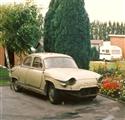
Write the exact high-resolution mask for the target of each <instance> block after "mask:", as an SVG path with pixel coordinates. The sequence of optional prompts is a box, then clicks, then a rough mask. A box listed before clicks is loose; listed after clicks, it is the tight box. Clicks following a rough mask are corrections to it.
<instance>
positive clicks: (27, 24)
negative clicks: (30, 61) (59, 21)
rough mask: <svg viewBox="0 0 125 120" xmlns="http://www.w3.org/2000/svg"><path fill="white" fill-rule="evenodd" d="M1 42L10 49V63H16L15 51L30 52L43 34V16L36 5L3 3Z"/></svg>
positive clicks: (19, 52) (0, 29)
mask: <svg viewBox="0 0 125 120" xmlns="http://www.w3.org/2000/svg"><path fill="white" fill-rule="evenodd" d="M0 9H1V16H2V17H1V19H0V22H1V26H0V33H1V41H0V42H1V43H2V44H3V45H4V47H6V48H7V49H8V52H9V55H10V63H11V65H13V64H14V59H13V58H14V53H17V54H21V53H25V52H30V48H31V47H32V46H35V44H36V43H37V41H38V40H40V38H41V36H42V22H43V21H42V16H41V14H39V11H38V9H37V8H36V6H34V5H32V6H29V5H28V4H27V5H22V4H19V5H14V6H13V5H9V6H8V5H2V6H0Z"/></svg>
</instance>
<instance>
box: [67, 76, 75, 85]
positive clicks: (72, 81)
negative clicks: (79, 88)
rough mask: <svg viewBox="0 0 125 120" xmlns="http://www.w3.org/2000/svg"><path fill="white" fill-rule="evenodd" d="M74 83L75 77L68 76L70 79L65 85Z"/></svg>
mask: <svg viewBox="0 0 125 120" xmlns="http://www.w3.org/2000/svg"><path fill="white" fill-rule="evenodd" d="M75 83H76V79H75V78H70V79H69V80H68V81H67V82H66V84H67V85H74V84H75Z"/></svg>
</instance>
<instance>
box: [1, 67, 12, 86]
mask: <svg viewBox="0 0 125 120" xmlns="http://www.w3.org/2000/svg"><path fill="white" fill-rule="evenodd" d="M9 80H10V78H9V72H8V70H7V69H6V68H0V86H4V85H9Z"/></svg>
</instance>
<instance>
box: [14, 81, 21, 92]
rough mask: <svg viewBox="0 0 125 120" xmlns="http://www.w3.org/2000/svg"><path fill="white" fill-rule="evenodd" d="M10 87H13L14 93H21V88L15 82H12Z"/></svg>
mask: <svg viewBox="0 0 125 120" xmlns="http://www.w3.org/2000/svg"><path fill="white" fill-rule="evenodd" d="M12 86H13V89H14V91H16V92H20V91H21V87H20V86H19V85H18V82H17V80H15V81H13V82H12Z"/></svg>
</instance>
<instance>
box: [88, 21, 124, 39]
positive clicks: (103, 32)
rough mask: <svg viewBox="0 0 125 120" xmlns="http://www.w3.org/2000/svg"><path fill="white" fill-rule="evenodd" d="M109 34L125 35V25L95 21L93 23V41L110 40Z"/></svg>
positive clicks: (91, 28)
mask: <svg viewBox="0 0 125 120" xmlns="http://www.w3.org/2000/svg"><path fill="white" fill-rule="evenodd" d="M109 34H116V35H117V34H121V35H125V23H123V22H122V23H119V22H111V21H109V22H104V23H102V22H99V21H94V22H92V23H91V27H90V35H91V39H103V40H104V41H107V40H109Z"/></svg>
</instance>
